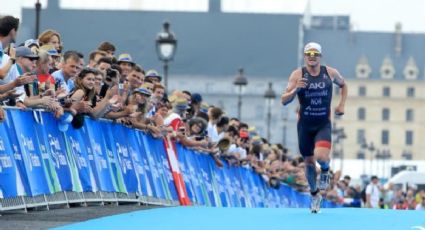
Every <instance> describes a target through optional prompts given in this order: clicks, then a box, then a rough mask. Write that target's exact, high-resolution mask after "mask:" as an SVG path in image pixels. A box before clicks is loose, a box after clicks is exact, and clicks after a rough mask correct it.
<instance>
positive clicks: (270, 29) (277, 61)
mask: <svg viewBox="0 0 425 230" xmlns="http://www.w3.org/2000/svg"><path fill="white" fill-rule="evenodd" d="M22 14H23V20H22V27H21V28H20V33H19V36H20V37H19V38H18V39H19V40H25V39H28V38H30V37H32V36H33V34H34V31H35V28H34V18H35V12H34V9H24V10H23V13H22ZM300 18H301V15H277V14H242V13H221V12H217V11H216V10H214V11H212V12H206V13H199V12H160V11H110V10H74V9H59V8H58V7H57V5H56V6H55V5H54V4H52V5H50V4H49V6H48V8H47V9H46V10H43V11H42V13H41V29H40V30H41V31H43V30H44V29H48V28H53V29H55V30H57V31H58V32H59V33H61V35H62V39H63V43H64V48H65V50H67V49H74V50H79V51H82V52H84V53H85V54H88V53H89V52H90V51H92V50H94V49H95V48H96V47H97V46H98V44H99V43H100V42H102V41H105V40H106V41H110V42H112V43H113V44H115V45H116V47H117V48H118V50H117V52H116V53H117V54H120V53H130V54H131V55H132V57H133V58H134V60H135V61H136V62H137V63H139V64H141V65H142V67H144V68H146V69H150V68H155V69H158V70H160V69H161V62H160V61H159V60H158V58H157V54H156V50H155V44H154V40H155V38H156V35H157V33H158V32H160V30H162V23H163V22H164V21H165V20H168V21H169V22H170V23H171V27H170V28H171V30H172V31H173V32H174V33H175V35H176V37H177V39H178V47H177V53H176V56H175V60H174V61H173V62H172V63H171V64H170V74H187V75H201V74H202V75H219V76H229V75H231V76H234V75H235V74H236V72H237V69H238V68H239V67H244V68H245V71H246V73H247V74H248V75H251V76H270V77H282V76H285V77H287V76H288V75H289V74H290V72H291V70H292V69H294V68H295V67H296V65H297V53H298V46H297V44H298V40H299V33H298V30H299V26H298V25H299V22H300Z"/></svg>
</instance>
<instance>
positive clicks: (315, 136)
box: [297, 66, 332, 157]
mask: <svg viewBox="0 0 425 230" xmlns="http://www.w3.org/2000/svg"><path fill="white" fill-rule="evenodd" d="M302 77H303V78H306V79H307V86H306V88H300V89H299V90H298V92H297V96H298V100H299V102H300V110H299V120H298V124H297V130H298V145H299V149H300V152H301V155H302V156H303V157H307V156H313V154H314V148H315V147H324V148H329V149H330V148H331V145H332V137H331V129H332V127H331V121H330V114H331V101H332V79H331V77H330V76H329V74H328V71H327V69H326V66H320V73H319V75H317V76H312V75H311V74H310V73H309V72H308V71H307V68H306V67H303V68H302Z"/></svg>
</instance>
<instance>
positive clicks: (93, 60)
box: [87, 50, 107, 68]
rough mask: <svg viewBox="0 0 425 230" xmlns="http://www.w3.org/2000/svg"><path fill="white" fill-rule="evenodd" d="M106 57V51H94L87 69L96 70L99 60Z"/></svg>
mask: <svg viewBox="0 0 425 230" xmlns="http://www.w3.org/2000/svg"><path fill="white" fill-rule="evenodd" d="M106 55H107V53H106V52H105V51H101V50H95V51H92V52H91V53H90V55H89V64H88V65H87V67H90V68H96V67H97V63H98V62H99V60H100V59H101V58H103V57H106Z"/></svg>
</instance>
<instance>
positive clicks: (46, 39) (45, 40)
mask: <svg viewBox="0 0 425 230" xmlns="http://www.w3.org/2000/svg"><path fill="white" fill-rule="evenodd" d="M38 42H39V43H40V45H41V46H43V45H53V47H55V49H56V50H57V51H58V53H61V52H62V42H61V36H60V34H59V33H58V32H57V31H56V30H52V29H48V30H45V31H43V32H42V33H41V34H40V35H39V36H38Z"/></svg>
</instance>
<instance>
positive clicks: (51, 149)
mask: <svg viewBox="0 0 425 230" xmlns="http://www.w3.org/2000/svg"><path fill="white" fill-rule="evenodd" d="M36 116H37V120H38V121H39V122H35V123H34V128H35V134H36V135H37V140H38V143H39V146H40V151H41V156H42V159H43V162H44V172H45V174H46V178H47V183H48V186H49V190H50V192H51V193H56V192H61V191H62V186H61V182H60V181H61V180H60V177H59V174H58V172H57V170H56V167H55V158H54V157H53V156H54V154H53V153H56V151H60V149H61V146H60V142H59V140H57V139H55V138H54V137H57V136H54V135H58V133H55V134H53V135H52V134H51V133H49V132H48V130H50V129H57V128H56V127H57V125H56V119H55V118H54V117H53V115H52V114H50V113H44V112H37V113H36ZM56 147H57V149H59V150H57V149H56ZM63 161H65V160H64V159H63ZM65 166H66V168H67V167H68V164H67V161H65ZM68 169H69V168H68ZM67 175H69V174H67ZM66 178H68V177H66ZM65 180H66V179H65ZM69 181H70V180H67V181H66V182H69Z"/></svg>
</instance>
